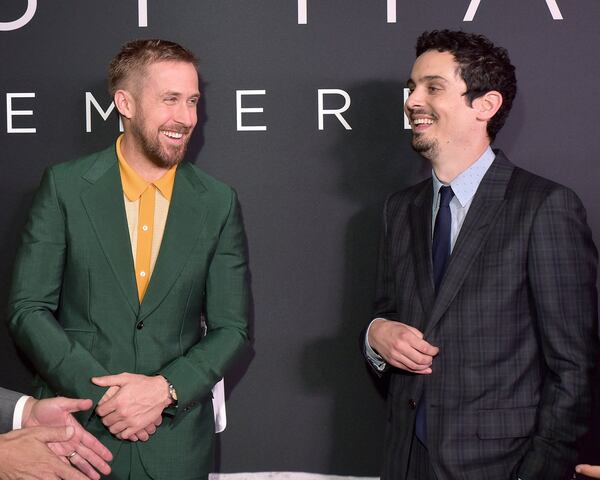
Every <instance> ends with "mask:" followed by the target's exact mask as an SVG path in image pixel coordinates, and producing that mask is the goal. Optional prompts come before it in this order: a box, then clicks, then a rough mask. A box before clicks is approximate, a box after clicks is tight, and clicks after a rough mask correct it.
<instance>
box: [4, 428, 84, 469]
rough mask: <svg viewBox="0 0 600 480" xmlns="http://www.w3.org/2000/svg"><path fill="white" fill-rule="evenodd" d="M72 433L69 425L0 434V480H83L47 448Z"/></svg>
mask: <svg viewBox="0 0 600 480" xmlns="http://www.w3.org/2000/svg"><path fill="white" fill-rule="evenodd" d="M74 433H75V430H74V428H73V427H72V426H68V427H30V428H24V429H21V430H13V431H12V432H9V433H5V434H4V435H0V480H34V479H35V480H42V479H43V480H58V479H62V480H87V479H88V477H86V476H85V475H83V473H81V472H80V471H79V470H76V469H75V468H73V467H72V466H71V465H69V462H68V461H67V460H66V459H65V458H62V459H61V457H58V456H57V455H56V454H54V453H53V452H52V451H51V450H50V448H49V447H48V445H47V444H48V443H52V442H59V443H61V442H66V441H68V440H69V439H70V438H71V437H72V436H73V434H74Z"/></svg>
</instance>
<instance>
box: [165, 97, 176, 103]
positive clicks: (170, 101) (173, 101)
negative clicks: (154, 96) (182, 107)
mask: <svg viewBox="0 0 600 480" xmlns="http://www.w3.org/2000/svg"><path fill="white" fill-rule="evenodd" d="M176 101H177V98H176V97H165V103H168V104H169V105H171V104H173V103H175V102H176Z"/></svg>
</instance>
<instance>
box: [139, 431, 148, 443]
mask: <svg viewBox="0 0 600 480" xmlns="http://www.w3.org/2000/svg"><path fill="white" fill-rule="evenodd" d="M135 436H136V437H138V440H140V441H141V442H147V441H148V439H149V438H150V435H149V434H148V432H147V431H146V430H140V431H139V432H137V433H136V434H135Z"/></svg>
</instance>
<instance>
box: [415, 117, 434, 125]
mask: <svg viewBox="0 0 600 480" xmlns="http://www.w3.org/2000/svg"><path fill="white" fill-rule="evenodd" d="M423 124H425V125H433V120H431V119H429V118H415V119H414V120H413V125H423Z"/></svg>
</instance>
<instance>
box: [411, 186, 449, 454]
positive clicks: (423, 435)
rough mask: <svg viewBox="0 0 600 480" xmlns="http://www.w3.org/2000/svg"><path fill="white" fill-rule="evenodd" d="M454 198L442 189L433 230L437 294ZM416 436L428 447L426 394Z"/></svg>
mask: <svg viewBox="0 0 600 480" xmlns="http://www.w3.org/2000/svg"><path fill="white" fill-rule="evenodd" d="M452 197H454V192H453V191H452V187H441V188H440V207H439V209H438V212H437V216H436V217H435V227H434V229H433V246H432V249H431V257H432V259H433V281H434V284H435V291H436V293H437V291H438V289H439V287H440V283H441V282H442V278H443V277H444V272H445V271H446V266H447V265H448V258H450V227H451V226H452V214H451V213H450V201H451V200H452ZM415 434H416V435H417V438H418V439H419V440H421V442H423V444H424V445H427V416H426V409H425V393H423V395H421V400H420V401H419V406H418V408H417V418H416V419H415Z"/></svg>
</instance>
